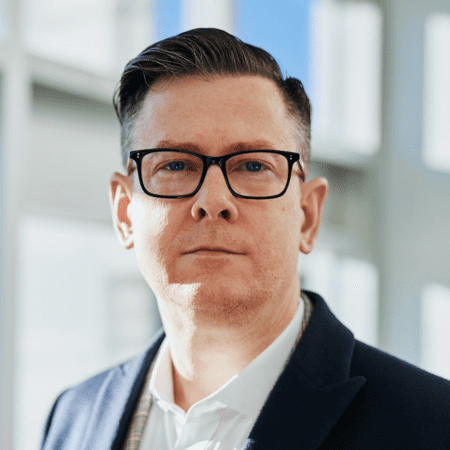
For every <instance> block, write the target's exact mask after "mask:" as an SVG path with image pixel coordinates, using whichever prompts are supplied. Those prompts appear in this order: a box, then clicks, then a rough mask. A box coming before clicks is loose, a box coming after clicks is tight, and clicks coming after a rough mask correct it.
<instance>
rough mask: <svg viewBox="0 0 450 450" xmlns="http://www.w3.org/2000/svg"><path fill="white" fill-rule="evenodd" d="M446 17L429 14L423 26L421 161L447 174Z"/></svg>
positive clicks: (449, 68) (449, 29) (449, 69)
mask: <svg viewBox="0 0 450 450" xmlns="http://www.w3.org/2000/svg"><path fill="white" fill-rule="evenodd" d="M449 48H450V14H433V15H432V16H430V17H429V18H428V19H427V21H426V23H425V61H424V69H425V73H424V78H425V80H424V82H425V95H424V144H423V160H424V162H425V164H426V165H427V166H429V167H431V168H432V169H434V170H439V171H441V172H450V127H449V123H450V84H449V82H448V80H450V52H449Z"/></svg>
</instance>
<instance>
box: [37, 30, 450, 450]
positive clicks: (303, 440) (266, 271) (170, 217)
mask: <svg viewBox="0 0 450 450" xmlns="http://www.w3.org/2000/svg"><path fill="white" fill-rule="evenodd" d="M114 105H115V107H116V112H117V115H118V118H119V121H120V124H121V126H122V136H121V145H122V157H123V165H124V168H125V173H123V174H122V173H118V172H116V173H114V174H113V175H112V177H111V181H110V186H109V195H110V205H111V212H112V219H113V224H114V228H115V231H116V234H117V237H118V240H119V242H120V244H121V245H122V246H123V247H124V248H125V249H128V250H131V249H132V250H133V251H134V252H135V254H136V257H137V261H138V264H139V268H140V271H141V273H142V276H143V278H144V279H145V281H146V282H147V283H148V285H149V286H150V287H151V289H152V290H153V291H154V293H155V296H156V298H157V302H158V308H159V312H160V315H161V319H162V324H163V329H161V330H160V332H159V333H158V335H157V336H155V337H154V340H153V341H152V342H151V343H150V345H149V347H148V349H147V350H146V352H145V353H143V354H142V355H140V356H138V357H136V358H134V359H132V360H129V361H127V362H124V363H123V364H121V365H119V366H117V367H114V368H112V369H110V370H107V371H105V372H103V373H101V374H99V375H96V376H94V377H92V378H90V379H88V380H86V381H84V382H83V383H81V384H79V385H78V386H75V387H72V388H70V389H68V390H66V391H64V392H63V393H62V394H61V395H60V396H59V397H58V399H57V400H56V402H55V403H54V406H53V408H52V409H51V411H50V413H49V416H48V419H47V422H46V425H45V428H44V430H43V436H42V444H41V449H42V450H53V449H61V450H69V449H70V450H82V449H86V450H87V449H116V450H119V449H141V450H145V449H154V450H156V449H157V450H163V449H177V450H178V449H179V450H188V449H190V450H194V449H197V450H200V449H202V450H203V449H211V450H212V449H215V450H229V449H236V450H240V449H244V448H245V449H248V450H250V449H252V450H257V449H258V450H259V449H260V450H262V449H299V450H319V449H320V450H331V449H342V450H344V449H364V450H368V449H374V450H375V449H426V448H429V449H434V450H436V449H442V450H443V449H448V448H450V427H449V426H448V424H449V419H450V382H449V381H446V380H444V379H443V378H440V377H438V376H435V375H432V374H431V373H428V372H426V371H424V370H422V369H419V368H417V367H415V366H413V365H411V364H408V363H406V362H404V361H402V360H400V359H398V358H396V357H394V356H391V355H389V354H387V353H384V352H382V351H380V350H378V349H376V348H374V347H371V346H369V345H367V344H364V343H362V342H360V341H358V340H357V339H355V337H354V335H353V333H352V331H351V330H349V329H348V328H347V327H346V326H344V325H343V324H342V323H341V322H340V321H339V320H338V319H337V318H336V317H335V316H334V315H333V313H332V312H331V311H330V309H329V308H328V306H327V303H326V301H327V300H326V299H324V298H322V297H321V296H320V295H318V294H317V293H315V292H312V291H308V290H304V289H302V286H301V283H300V280H299V277H298V273H297V261H298V256H299V252H301V253H302V254H305V255H307V254H309V253H310V252H312V251H313V249H314V244H315V241H316V238H317V236H318V233H319V229H320V223H321V218H322V212H323V210H324V208H326V198H327V193H328V190H329V185H328V182H327V180H326V179H325V178H322V177H319V178H313V179H310V178H309V169H310V136H311V105H310V101H309V99H308V96H307V95H306V93H305V90H304V88H303V85H302V83H301V81H300V80H298V79H296V78H293V77H287V78H286V77H284V76H283V74H282V72H281V70H280V67H279V65H278V63H277V62H276V61H275V59H274V58H273V57H272V56H271V55H270V54H269V53H268V52H266V51H265V50H263V49H261V48H258V47H255V46H252V45H249V44H246V43H244V42H242V41H241V40H239V39H238V38H236V37H234V36H232V35H230V34H228V33H227V32H225V31H221V30H218V29H213V28H203V29H193V30H190V31H187V32H184V33H181V34H179V35H177V36H174V37H171V38H168V39H165V40H163V41H160V42H157V43H155V44H153V45H151V46H150V47H148V48H146V49H145V50H143V51H142V52H141V53H140V54H139V55H138V56H136V57H135V58H134V59H132V60H131V61H130V62H129V63H128V65H127V66H126V68H125V70H124V72H123V74H122V78H121V80H120V85H119V87H118V90H117V92H116V95H115V97H114Z"/></svg>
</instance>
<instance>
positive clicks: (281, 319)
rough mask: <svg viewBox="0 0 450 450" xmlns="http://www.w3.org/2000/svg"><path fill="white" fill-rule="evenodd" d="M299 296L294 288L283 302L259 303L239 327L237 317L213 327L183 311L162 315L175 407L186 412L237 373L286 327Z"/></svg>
mask: <svg viewBox="0 0 450 450" xmlns="http://www.w3.org/2000/svg"><path fill="white" fill-rule="evenodd" d="M299 292H300V291H299V287H298V285H297V288H296V289H295V288H294V289H290V292H289V293H288V295H287V296H286V297H285V299H284V301H281V302H280V299H279V298H277V299H276V300H277V301H269V302H264V303H262V304H261V305H260V307H259V308H258V309H257V310H254V311H252V312H251V314H249V313H248V312H247V314H246V315H245V319H246V320H244V321H243V320H242V314H240V320H236V318H234V320H232V319H231V318H230V315H227V322H226V323H218V321H217V320H215V321H211V320H210V318H209V320H206V319H205V318H204V317H198V316H196V314H190V315H187V314H186V311H184V313H183V312H182V311H180V313H179V314H175V315H169V316H168V315H167V311H164V312H166V314H164V315H163V322H164V328H165V331H166V335H167V338H168V339H169V347H170V354H171V359H172V374H173V387H174V401H175V403H176V404H177V405H178V406H179V407H180V408H182V409H183V410H184V411H185V412H187V411H188V410H189V408H190V407H191V406H192V405H193V404H194V403H196V402H198V401H200V400H202V399H203V398H205V397H208V396H209V395H211V394H212V393H213V392H215V391H216V390H218V389H219V388H220V387H221V386H223V385H224V384H225V383H226V382H227V381H228V380H229V379H230V378H232V377H233V376H234V375H236V374H238V373H239V372H241V371H242V370H243V369H244V368H245V367H246V366H247V365H248V364H249V363H250V362H251V361H253V360H254V359H255V358H256V357H257V356H258V355H259V354H260V353H262V352H263V351H264V350H265V349H266V348H267V347H268V346H269V345H270V344H271V343H272V342H273V341H274V340H275V339H276V338H277V337H278V336H279V335H280V334H281V333H282V332H283V330H284V329H285V328H286V327H287V326H288V325H289V323H290V321H291V320H292V318H293V317H294V315H295V313H296V311H297V308H298V299H299ZM269 306H271V307H269ZM172 312H173V311H172ZM221 316H222V317H223V316H224V315H223V314H222V315H221ZM168 317H169V320H167V318H168ZM170 319H175V320H170Z"/></svg>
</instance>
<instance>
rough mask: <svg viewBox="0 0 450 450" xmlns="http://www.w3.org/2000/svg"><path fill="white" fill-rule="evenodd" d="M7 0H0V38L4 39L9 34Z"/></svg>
mask: <svg viewBox="0 0 450 450" xmlns="http://www.w3.org/2000/svg"><path fill="white" fill-rule="evenodd" d="M9 1H10V0H0V40H4V39H5V38H6V37H7V36H8V34H9V23H10V22H9V21H10V13H9Z"/></svg>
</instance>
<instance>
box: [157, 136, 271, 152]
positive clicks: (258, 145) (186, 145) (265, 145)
mask: <svg viewBox="0 0 450 450" xmlns="http://www.w3.org/2000/svg"><path fill="white" fill-rule="evenodd" d="M155 148H174V149H178V150H187V151H190V152H194V153H201V154H202V153H203V152H202V148H201V147H200V146H199V145H197V144H194V143H192V142H178V141H171V140H162V141H159V142H158V143H157V145H156V147H155ZM225 150H226V153H235V152H243V151H246V150H280V149H278V148H275V146H274V145H273V144H271V143H270V142H269V141H266V140H265V139H257V140H256V141H250V142H236V143H234V144H231V145H229V146H228V147H226V148H225Z"/></svg>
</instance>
